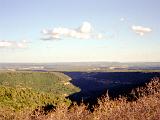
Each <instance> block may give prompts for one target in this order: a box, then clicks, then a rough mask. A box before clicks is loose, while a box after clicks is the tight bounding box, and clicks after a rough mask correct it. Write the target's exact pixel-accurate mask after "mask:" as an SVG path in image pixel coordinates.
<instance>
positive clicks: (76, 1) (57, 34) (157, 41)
mask: <svg viewBox="0 0 160 120" xmlns="http://www.w3.org/2000/svg"><path fill="white" fill-rule="evenodd" d="M159 11H160V1H159V0H132V1H131V0H0V62H34V63H36V62H37V63H43V62H44V63H46V62H88V61H109V62H111V61H114V62H115V61H116V62H160V36H159V35H160V15H159Z"/></svg>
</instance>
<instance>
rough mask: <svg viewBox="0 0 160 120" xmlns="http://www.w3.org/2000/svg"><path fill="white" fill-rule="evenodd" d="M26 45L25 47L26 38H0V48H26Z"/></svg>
mask: <svg viewBox="0 0 160 120" xmlns="http://www.w3.org/2000/svg"><path fill="white" fill-rule="evenodd" d="M26 47H27V41H26V40H23V41H21V42H16V41H5V40H0V48H26Z"/></svg>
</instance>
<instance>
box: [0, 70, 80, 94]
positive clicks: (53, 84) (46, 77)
mask: <svg viewBox="0 0 160 120" xmlns="http://www.w3.org/2000/svg"><path fill="white" fill-rule="evenodd" d="M70 80H71V78H70V77H68V76H67V75H65V74H63V73H59V72H0V85H2V86H9V87H15V88H17V87H18V88H28V89H32V90H35V91H38V92H47V93H48V92H49V93H56V94H63V95H69V94H72V93H75V92H78V91H79V89H78V88H76V87H75V86H73V85H72V84H70Z"/></svg>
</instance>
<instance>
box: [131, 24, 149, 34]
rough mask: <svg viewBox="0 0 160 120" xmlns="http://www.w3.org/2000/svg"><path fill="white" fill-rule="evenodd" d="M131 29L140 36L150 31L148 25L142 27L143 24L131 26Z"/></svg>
mask: <svg viewBox="0 0 160 120" xmlns="http://www.w3.org/2000/svg"><path fill="white" fill-rule="evenodd" d="M132 30H133V31H134V32H135V33H137V34H139V35H140V36H144V35H145V34H146V33H149V32H152V29H151V28H149V27H143V26H135V25H133V26H132Z"/></svg>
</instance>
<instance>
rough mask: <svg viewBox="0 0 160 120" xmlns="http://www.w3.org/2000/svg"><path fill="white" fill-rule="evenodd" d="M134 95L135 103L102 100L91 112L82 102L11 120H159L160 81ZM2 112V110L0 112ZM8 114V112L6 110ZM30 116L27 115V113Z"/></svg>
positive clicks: (154, 80)
mask: <svg viewBox="0 0 160 120" xmlns="http://www.w3.org/2000/svg"><path fill="white" fill-rule="evenodd" d="M131 95H132V96H134V98H136V100H133V101H128V98H125V97H120V98H118V99H116V100H111V99H110V98H109V96H105V97H103V98H101V99H99V101H98V104H97V105H96V106H94V111H93V112H91V111H89V110H88V109H87V106H86V105H84V104H83V103H82V104H81V105H79V106H78V105H76V104H74V105H73V106H72V107H70V108H68V107H67V106H66V105H63V104H61V105H59V106H58V107H57V108H56V109H52V111H50V112H49V113H48V114H44V113H43V112H42V111H43V110H38V111H37V112H34V114H33V112H25V113H23V112H21V113H19V114H16V115H13V116H14V117H13V116H12V118H10V119H16V120H18V119H19V120H21V119H24V120H160V79H159V78H155V79H153V80H152V81H151V82H150V83H148V84H147V85H146V86H144V87H141V88H137V89H135V90H134V91H133V92H132V93H131ZM0 112H2V111H0ZM5 112H6V113H7V111H5ZM26 113H27V114H26Z"/></svg>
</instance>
